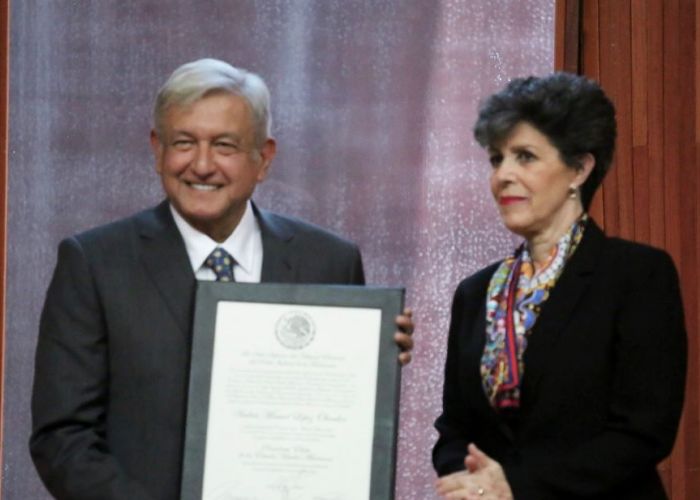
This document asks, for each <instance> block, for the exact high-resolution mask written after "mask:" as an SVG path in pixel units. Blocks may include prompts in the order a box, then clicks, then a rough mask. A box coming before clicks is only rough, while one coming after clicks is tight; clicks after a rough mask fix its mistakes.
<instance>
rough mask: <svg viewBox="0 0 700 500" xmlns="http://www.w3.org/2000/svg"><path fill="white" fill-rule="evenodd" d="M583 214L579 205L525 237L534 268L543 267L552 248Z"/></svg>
mask: <svg viewBox="0 0 700 500" xmlns="http://www.w3.org/2000/svg"><path fill="white" fill-rule="evenodd" d="M582 214H583V207H581V206H579V207H577V208H575V209H573V210H569V211H567V212H566V213H564V214H562V215H561V217H559V218H557V220H556V221H554V222H553V223H552V224H550V225H549V226H548V227H547V228H545V229H544V230H542V231H538V232H537V233H535V234H533V235H532V236H530V237H526V239H527V248H528V251H529V252H530V256H531V257H532V262H533V263H534V265H535V269H536V270H539V269H542V268H543V267H545V266H546V265H547V263H548V261H549V258H550V255H551V254H552V249H553V248H554V247H555V246H556V245H557V243H559V240H560V239H561V237H562V236H564V234H566V232H567V231H568V230H569V228H570V227H571V225H572V224H573V223H574V222H575V221H576V220H577V219H578V218H579V217H581V215H582Z"/></svg>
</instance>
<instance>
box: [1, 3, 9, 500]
mask: <svg viewBox="0 0 700 500" xmlns="http://www.w3.org/2000/svg"><path fill="white" fill-rule="evenodd" d="M9 18H10V4H9V0H0V245H2V250H1V251H0V412H1V411H2V408H4V407H5V405H4V397H3V396H4V393H5V391H4V387H5V383H4V382H5V377H4V374H5V370H4V365H3V359H4V358H5V289H6V287H5V281H6V280H5V277H6V273H5V263H6V254H7V252H6V249H7V237H6V235H7V151H8V148H7V143H8V106H9V88H8V81H9V74H8V71H9V55H8V54H9V48H10V47H9V46H10V31H9ZM0 415H1V413H0ZM3 442H4V439H3V420H2V418H1V417H0V470H3V469H4V467H3V463H2V457H3V449H2V443H3ZM0 498H2V484H1V482H0Z"/></svg>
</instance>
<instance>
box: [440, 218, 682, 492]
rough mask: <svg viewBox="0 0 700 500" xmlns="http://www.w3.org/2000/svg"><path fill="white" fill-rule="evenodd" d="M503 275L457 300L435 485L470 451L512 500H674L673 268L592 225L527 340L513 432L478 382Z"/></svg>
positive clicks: (664, 258)
mask: <svg viewBox="0 0 700 500" xmlns="http://www.w3.org/2000/svg"><path fill="white" fill-rule="evenodd" d="M497 266H498V264H495V265H492V266H490V267H488V268H486V269H484V270H482V271H480V272H478V273H476V274H475V275H473V276H471V277H470V278H467V279H466V280H464V281H463V282H462V283H461V284H460V285H459V287H458V288H457V291H456V293H455V297H454V303H453V306H452V321H451V325H450V332H449V340H448V351H447V362H446V366H445V385H444V393H443V411H442V414H441V415H440V417H439V418H438V419H437V421H436V423H435V427H436V428H437V430H438V432H439V440H438V442H437V444H436V445H435V448H434V449H433V463H434V465H435V469H436V470H437V472H438V475H441V476H442V475H445V474H448V473H451V472H454V471H457V470H461V469H464V457H465V454H466V446H467V444H468V443H470V442H474V443H476V445H477V446H479V447H480V448H481V449H482V450H484V451H485V452H486V453H487V454H489V455H490V456H491V457H493V458H494V459H496V460H497V461H499V462H500V463H501V465H502V466H503V468H504V470H505V473H506V476H507V478H508V481H509V483H510V486H511V488H512V490H513V493H514V496H515V499H516V500H530V499H532V500H546V499H567V500H568V499H584V498H586V499H616V500H620V499H630V500H631V499H634V500H643V499H663V498H666V495H665V493H664V490H663V487H662V484H661V481H660V479H659V476H658V474H657V472H656V464H657V463H658V462H659V461H660V460H662V459H663V458H664V457H665V456H666V455H668V454H669V452H670V450H671V448H672V446H673V442H674V439H675V435H676V430H677V427H678V421H679V418H680V414H681V409H682V403H683V393H684V385H685V368H686V333H685V327H684V321H683V310H682V303H681V297H680V291H679V287H678V277H677V274H676V270H675V268H674V266H673V262H672V261H671V259H670V257H669V256H668V255H667V254H666V253H664V252H663V251H661V250H657V249H654V248H651V247H648V246H644V245H640V244H636V243H631V242H628V241H624V240H620V239H616V238H607V237H606V236H605V235H604V234H603V232H602V231H601V230H600V229H599V228H598V227H597V226H596V225H595V224H594V223H593V222H592V221H591V222H590V223H589V226H588V228H587V229H586V232H585V233H584V236H583V239H582V241H581V243H580V245H579V247H578V249H577V250H576V252H575V253H574V255H573V256H572V257H571V260H570V261H569V262H568V263H567V264H566V267H565V269H564V271H563V272H562V275H561V276H560V278H559V281H558V282H557V284H556V285H555V287H554V289H553V290H552V292H551V295H550V297H549V299H548V300H547V302H546V303H545V304H544V305H543V307H542V310H541V313H540V317H539V318H538V320H537V322H536V324H535V326H534V328H533V331H532V333H531V335H530V337H529V339H528V347H527V350H526V351H525V358H524V363H525V373H524V376H523V380H522V396H521V409H520V415H519V418H518V419H517V420H513V421H512V422H511V421H510V420H509V422H508V423H506V421H505V420H504V419H503V418H502V417H501V416H500V415H499V414H498V413H497V412H496V411H495V410H494V409H493V408H492V407H491V405H490V404H489V402H488V400H487V398H486V396H485V394H484V391H483V389H482V386H481V377H480V374H479V366H480V359H481V354H482V351H483V347H484V342H485V335H486V334H485V328H486V320H485V314H486V313H485V306H486V289H487V287H488V284H489V281H490V279H491V276H492V275H493V273H494V272H495V270H496V268H497Z"/></svg>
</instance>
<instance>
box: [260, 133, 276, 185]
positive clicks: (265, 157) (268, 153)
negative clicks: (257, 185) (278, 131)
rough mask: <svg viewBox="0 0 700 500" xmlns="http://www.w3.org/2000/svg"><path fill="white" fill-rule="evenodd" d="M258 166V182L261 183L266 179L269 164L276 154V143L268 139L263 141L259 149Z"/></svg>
mask: <svg viewBox="0 0 700 500" xmlns="http://www.w3.org/2000/svg"><path fill="white" fill-rule="evenodd" d="M259 154H260V166H259V167H258V182H262V181H264V180H265V178H266V177H267V173H268V172H269V171H270V164H271V163H272V160H274V158H275V155H276V154H277V143H276V142H275V140H274V139H273V138H272V137H270V138H268V139H267V140H265V143H264V144H263V146H262V147H261V148H260V151H259Z"/></svg>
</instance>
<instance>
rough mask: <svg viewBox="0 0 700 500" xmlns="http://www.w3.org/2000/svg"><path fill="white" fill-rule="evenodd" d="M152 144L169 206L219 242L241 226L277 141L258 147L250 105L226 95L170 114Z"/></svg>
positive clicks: (166, 115) (233, 96) (167, 111)
mask: <svg viewBox="0 0 700 500" xmlns="http://www.w3.org/2000/svg"><path fill="white" fill-rule="evenodd" d="M151 146H152V148H153V152H154V154H155V160H156V171H157V172H158V173H159V174H160V177H161V181H162V183H163V189H164V190H165V193H166V195H167V196H168V199H169V200H170V202H171V203H172V204H173V206H174V207H175V209H176V210H177V211H178V212H179V213H180V215H182V217H183V218H184V219H185V220H187V221H188V222H189V223H190V224H191V225H192V226H193V227H195V228H197V229H198V230H200V231H202V232H203V233H205V234H207V235H209V236H210V237H211V238H212V239H214V240H216V241H223V240H225V239H226V238H227V237H228V236H229V235H230V234H231V233H232V232H233V230H234V229H235V228H236V226H237V225H238V222H239V221H240V220H241V217H242V216H243V213H244V211H245V206H246V202H247V200H248V199H249V198H250V197H251V196H252V194H253V191H254V190H255V186H256V185H257V184H258V182H261V181H263V180H264V179H265V177H266V175H267V171H268V167H269V166H270V162H271V161H272V159H273V157H274V155H275V142H274V140H272V139H268V140H267V141H265V143H264V144H263V145H262V147H260V148H256V145H255V134H254V128H253V118H252V112H251V109H250V106H249V105H248V102H247V101H246V100H245V99H244V98H242V97H240V96H236V95H233V94H229V93H223V92H222V93H216V94H212V95H209V96H206V97H203V98H201V99H199V100H197V101H195V102H193V103H192V104H190V105H187V106H172V107H171V108H169V109H168V110H166V113H165V116H164V117H163V120H162V130H161V136H160V137H159V136H158V135H157V134H156V133H155V131H153V132H151Z"/></svg>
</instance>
